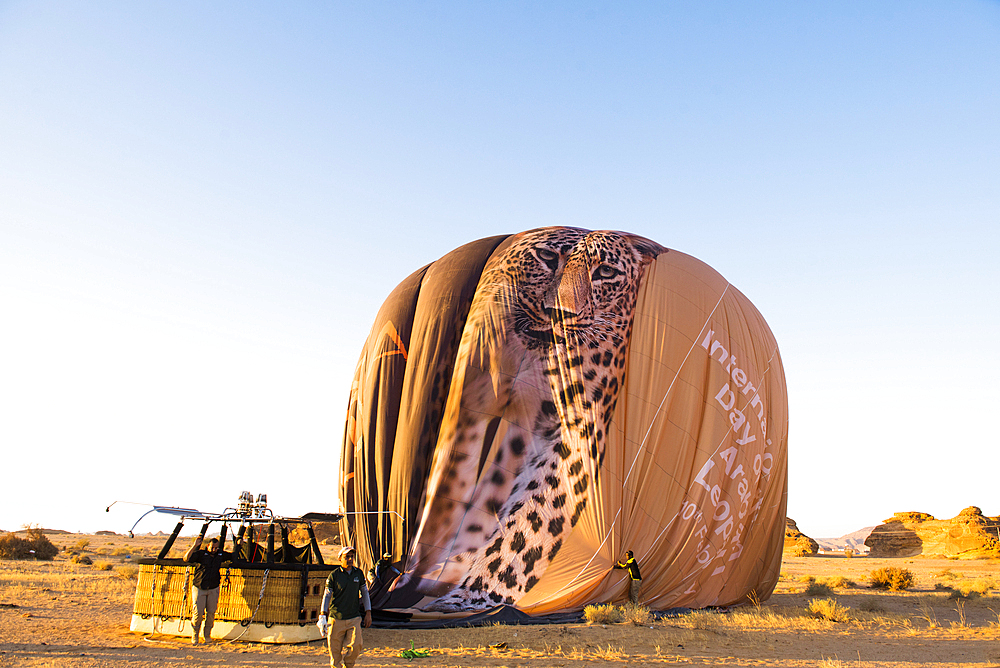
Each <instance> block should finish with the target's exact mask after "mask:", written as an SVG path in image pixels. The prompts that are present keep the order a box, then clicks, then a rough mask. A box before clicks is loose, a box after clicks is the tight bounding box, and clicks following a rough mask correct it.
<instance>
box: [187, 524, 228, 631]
mask: <svg viewBox="0 0 1000 668" xmlns="http://www.w3.org/2000/svg"><path fill="white" fill-rule="evenodd" d="M232 559H233V553H232V552H224V551H223V550H222V544H221V543H220V542H219V539H218V538H212V539H211V540H210V541H208V549H207V550H203V549H201V536H198V537H196V538H195V539H194V544H192V545H191V547H189V548H188V551H187V552H185V553H184V561H186V562H187V563H189V564H198V566H197V567H195V569H194V578H193V580H192V586H191V604H192V607H193V608H194V609H193V614H192V615H191V629H192V633H191V644H192V645H197V644H198V642H199V637H198V636H199V635H200V634H201V621H202V619H204V620H205V642H207V643H209V642H212V626H213V625H214V624H215V609H216V608H217V607H218V606H219V583H220V582H221V581H222V577H221V576H220V575H219V567H221V566H222V563H223V562H224V561H232Z"/></svg>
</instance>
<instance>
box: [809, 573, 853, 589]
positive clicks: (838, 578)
mask: <svg viewBox="0 0 1000 668" xmlns="http://www.w3.org/2000/svg"><path fill="white" fill-rule="evenodd" d="M816 582H819V583H822V584H825V585H826V586H827V587H830V588H831V589H852V588H854V587H856V586H857V584H856V583H855V582H854V580H852V579H850V578H845V577H844V576H843V575H831V576H830V577H826V578H819V579H818V580H816Z"/></svg>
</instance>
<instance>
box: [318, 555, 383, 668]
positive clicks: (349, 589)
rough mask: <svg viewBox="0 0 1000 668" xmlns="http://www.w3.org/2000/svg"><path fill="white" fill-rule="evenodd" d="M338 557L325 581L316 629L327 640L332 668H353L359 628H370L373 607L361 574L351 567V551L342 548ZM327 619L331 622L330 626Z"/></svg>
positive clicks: (358, 649)
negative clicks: (338, 561) (338, 564)
mask: <svg viewBox="0 0 1000 668" xmlns="http://www.w3.org/2000/svg"><path fill="white" fill-rule="evenodd" d="M338 556H339V557H340V566H337V567H335V568H334V569H333V571H331V572H330V575H329V577H327V579H326V592H325V593H324V594H323V603H322V604H321V605H320V616H319V620H318V621H317V622H316V626H318V627H319V630H320V633H322V634H323V635H325V636H326V637H327V644H328V645H329V648H330V665H331V666H332V668H341V666H342V665H343V666H346V668H352V667H353V666H354V662H355V661H356V660H357V658H358V655H359V654H361V646H362V638H361V627H362V626H365V627H368V626H371V625H372V610H371V608H372V605H371V601H370V599H369V598H368V587H367V586H365V577H364V574H363V573H362V572H361V569H360V568H355V567H354V548H353V547H344V548H341V550H340V553H339V555H338ZM328 616H329V617H330V618H331V619H330V621H329V623H328V622H327V617H328ZM362 617H363V618H364V621H362Z"/></svg>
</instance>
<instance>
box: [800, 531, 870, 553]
mask: <svg viewBox="0 0 1000 668" xmlns="http://www.w3.org/2000/svg"><path fill="white" fill-rule="evenodd" d="M874 528H875V527H873V526H871V527H865V528H864V529H858V530H857V531H852V532H851V533H849V534H845V535H843V536H841V537H840V538H816V539H815V540H816V542H817V543H819V547H820V549H821V550H826V551H828V552H840V551H842V550H844V549H846V548H848V547H849V548H851V549H852V550H854V551H855V552H858V553H864V552H867V551H868V547H867V546H866V545H865V540H866V539H867V538H868V535H869V534H870V533H871V532H872V530H873V529H874Z"/></svg>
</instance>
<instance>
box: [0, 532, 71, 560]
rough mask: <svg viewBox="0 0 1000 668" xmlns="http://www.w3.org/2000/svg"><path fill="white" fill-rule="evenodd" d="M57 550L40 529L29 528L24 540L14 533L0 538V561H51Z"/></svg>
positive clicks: (57, 552)
mask: <svg viewBox="0 0 1000 668" xmlns="http://www.w3.org/2000/svg"><path fill="white" fill-rule="evenodd" d="M57 554H59V548H58V547H56V546H55V545H53V544H52V542H51V541H50V540H49V539H48V536H46V535H45V534H44V533H42V530H41V529H38V528H29V529H28V535H27V537H26V538H21V537H20V536H18V535H17V534H15V533H6V534H4V535H3V536H0V559H37V560H38V561H52V559H53V558H54V557H55V556H56V555H57Z"/></svg>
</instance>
